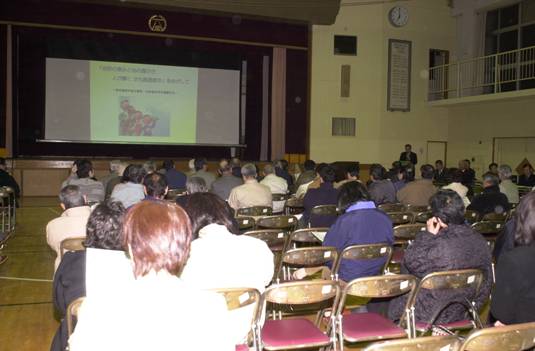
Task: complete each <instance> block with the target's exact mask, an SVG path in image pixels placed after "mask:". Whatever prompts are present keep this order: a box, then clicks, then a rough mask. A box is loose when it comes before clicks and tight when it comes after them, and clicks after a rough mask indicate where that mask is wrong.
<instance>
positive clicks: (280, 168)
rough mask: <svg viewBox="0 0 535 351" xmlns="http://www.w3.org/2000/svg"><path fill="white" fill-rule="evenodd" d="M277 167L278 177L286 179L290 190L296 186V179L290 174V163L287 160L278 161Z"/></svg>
mask: <svg viewBox="0 0 535 351" xmlns="http://www.w3.org/2000/svg"><path fill="white" fill-rule="evenodd" d="M274 166H275V174H276V175H277V176H278V177H281V178H284V179H285V180H286V182H287V183H288V188H290V189H291V188H292V187H293V184H294V179H293V177H292V176H291V175H290V173H289V172H288V161H286V160H285V159H281V160H278V161H276V162H275V163H274Z"/></svg>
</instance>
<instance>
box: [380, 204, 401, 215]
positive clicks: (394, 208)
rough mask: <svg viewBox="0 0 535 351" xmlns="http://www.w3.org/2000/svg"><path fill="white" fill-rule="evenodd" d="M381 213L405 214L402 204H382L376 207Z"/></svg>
mask: <svg viewBox="0 0 535 351" xmlns="http://www.w3.org/2000/svg"><path fill="white" fill-rule="evenodd" d="M377 208H379V209H380V210H382V211H383V212H386V213H389V212H405V205H403V204H382V205H379V206H377Z"/></svg>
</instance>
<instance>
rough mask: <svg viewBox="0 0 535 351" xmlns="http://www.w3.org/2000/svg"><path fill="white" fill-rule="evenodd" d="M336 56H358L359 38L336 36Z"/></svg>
mask: <svg viewBox="0 0 535 351" xmlns="http://www.w3.org/2000/svg"><path fill="white" fill-rule="evenodd" d="M334 54H335V55H351V56H357V37H356V36H354V35H335V36H334Z"/></svg>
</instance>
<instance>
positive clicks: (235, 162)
mask: <svg viewBox="0 0 535 351" xmlns="http://www.w3.org/2000/svg"><path fill="white" fill-rule="evenodd" d="M230 165H231V166H232V167H241V161H240V159H239V158H237V157H233V158H231V159H230Z"/></svg>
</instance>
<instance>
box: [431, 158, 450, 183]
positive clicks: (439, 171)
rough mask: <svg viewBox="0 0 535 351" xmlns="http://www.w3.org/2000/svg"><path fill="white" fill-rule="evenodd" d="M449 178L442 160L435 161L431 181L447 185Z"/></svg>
mask: <svg viewBox="0 0 535 351" xmlns="http://www.w3.org/2000/svg"><path fill="white" fill-rule="evenodd" d="M450 176H451V175H450V172H449V170H448V169H447V168H446V167H444V162H442V160H436V162H435V174H434V176H433V180H434V181H435V182H437V183H439V184H448V183H449V182H450V180H451V179H450Z"/></svg>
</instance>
